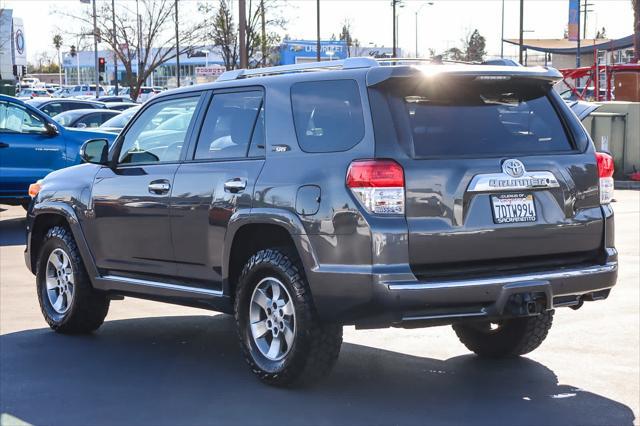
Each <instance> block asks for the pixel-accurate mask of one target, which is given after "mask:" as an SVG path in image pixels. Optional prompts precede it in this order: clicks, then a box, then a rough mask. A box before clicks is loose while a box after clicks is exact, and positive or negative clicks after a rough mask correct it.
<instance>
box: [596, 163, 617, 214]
mask: <svg viewBox="0 0 640 426" xmlns="http://www.w3.org/2000/svg"><path fill="white" fill-rule="evenodd" d="M596 161H597V162H598V176H599V178H600V204H608V203H610V202H611V200H613V172H614V169H615V167H614V164H613V157H612V156H611V155H609V154H607V153H605V152H596Z"/></svg>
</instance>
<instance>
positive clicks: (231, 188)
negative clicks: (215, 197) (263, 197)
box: [224, 178, 247, 194]
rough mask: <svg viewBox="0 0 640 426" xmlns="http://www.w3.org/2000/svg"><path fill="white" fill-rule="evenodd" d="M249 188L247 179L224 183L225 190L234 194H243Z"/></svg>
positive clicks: (236, 179)
mask: <svg viewBox="0 0 640 426" xmlns="http://www.w3.org/2000/svg"><path fill="white" fill-rule="evenodd" d="M246 188H247V181H246V180H245V179H240V178H235V179H231V180H228V181H226V182H225V183H224V190H225V191H227V192H232V193H234V194H236V193H238V192H242V191H244V190H245V189H246Z"/></svg>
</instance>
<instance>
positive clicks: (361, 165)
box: [347, 160, 404, 215]
mask: <svg viewBox="0 0 640 426" xmlns="http://www.w3.org/2000/svg"><path fill="white" fill-rule="evenodd" d="M347 187H349V189H351V192H353V194H354V195H355V196H356V198H357V199H358V201H360V203H362V205H363V206H364V208H366V209H367V210H368V211H369V212H370V213H375V214H381V215H389V214H404V170H402V166H400V164H398V163H396V162H395V161H393V160H356V161H353V162H352V163H351V164H350V165H349V170H348V171H347Z"/></svg>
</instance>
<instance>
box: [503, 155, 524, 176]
mask: <svg viewBox="0 0 640 426" xmlns="http://www.w3.org/2000/svg"><path fill="white" fill-rule="evenodd" d="M502 171H503V172H504V173H505V174H507V175H509V176H511V177H514V178H519V177H520V176H522V175H524V172H525V169H524V164H522V161H520V160H515V159H509V160H504V163H502Z"/></svg>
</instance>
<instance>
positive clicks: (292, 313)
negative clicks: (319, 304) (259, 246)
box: [235, 249, 342, 386]
mask: <svg viewBox="0 0 640 426" xmlns="http://www.w3.org/2000/svg"><path fill="white" fill-rule="evenodd" d="M292 258H294V256H288V255H287V254H285V253H284V252H283V251H281V250H277V249H268V250H261V251H259V252H257V253H256V254H255V255H253V256H252V257H251V258H250V259H249V261H248V262H247V263H246V265H245V267H244V269H243V271H242V275H241V277H240V280H239V283H238V287H237V291H236V299H235V317H236V323H237V327H238V337H239V339H240V345H241V347H242V350H243V353H244V357H245V359H246V361H247V363H248V364H249V366H250V367H251V370H252V371H253V372H254V373H255V374H256V375H257V376H258V377H259V378H260V379H261V380H262V381H263V382H265V383H267V384H270V385H275V386H287V385H292V384H298V383H302V382H312V381H314V380H317V379H319V378H321V377H325V376H326V375H327V374H328V373H329V371H330V370H331V369H332V367H333V365H334V364H335V362H336V361H337V359H338V354H339V352H340V345H341V344H342V326H340V325H339V324H332V323H323V322H320V321H319V320H318V319H317V316H316V314H315V311H314V308H313V303H312V300H311V294H310V292H309V288H308V285H307V282H306V280H305V279H304V275H303V272H302V267H301V266H299V265H298V264H297V262H295V261H294V260H292Z"/></svg>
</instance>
